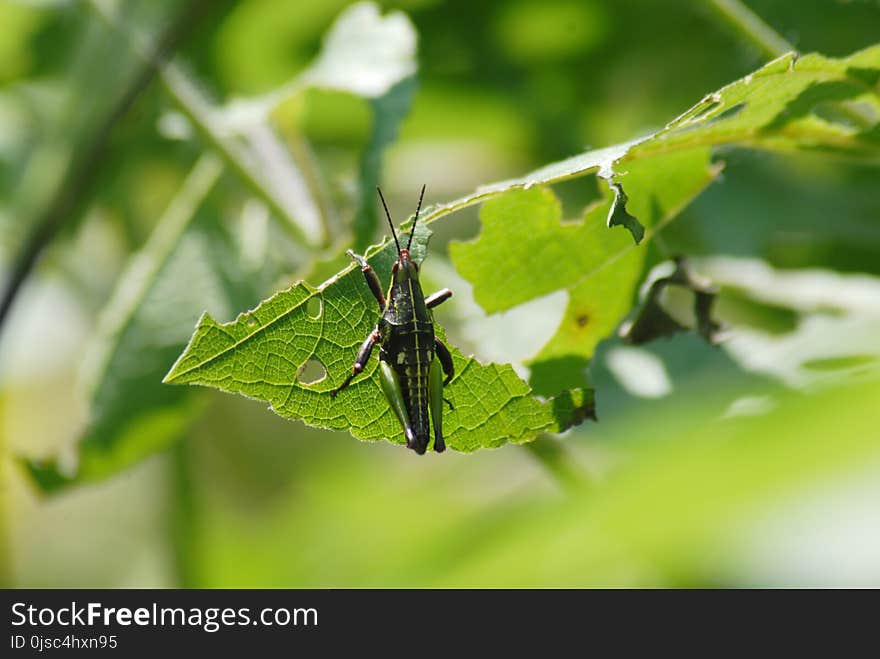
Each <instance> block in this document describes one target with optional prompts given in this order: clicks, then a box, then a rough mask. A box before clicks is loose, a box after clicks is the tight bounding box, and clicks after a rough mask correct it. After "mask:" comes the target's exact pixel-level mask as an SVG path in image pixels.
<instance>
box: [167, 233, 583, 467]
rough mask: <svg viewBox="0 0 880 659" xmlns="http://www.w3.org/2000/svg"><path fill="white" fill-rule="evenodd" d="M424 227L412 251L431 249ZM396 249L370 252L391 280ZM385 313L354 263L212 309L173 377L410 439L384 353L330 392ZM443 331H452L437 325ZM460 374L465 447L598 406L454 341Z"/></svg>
mask: <svg viewBox="0 0 880 659" xmlns="http://www.w3.org/2000/svg"><path fill="white" fill-rule="evenodd" d="M429 236H430V231H429V230H428V229H427V228H426V227H420V228H419V229H417V231H416V237H415V240H414V242H413V250H412V251H413V258H414V259H415V260H416V261H417V262H420V261H421V260H422V259H424V256H425V253H426V246H427V241H428V238H429ZM395 256H396V251H395V248H394V245H393V243H391V242H389V241H385V242H384V243H383V244H382V245H380V246H379V247H377V248H374V249H372V250H369V251H368V254H367V257H368V260H369V261H370V263H371V265H372V266H373V268H374V269H375V270H376V273H377V275H378V276H379V278H380V279H381V280H382V281H388V280H389V277H390V272H391V265H392V263H393V261H394V258H395ZM377 318H378V310H377V309H376V303H375V300H374V299H373V298H372V296H371V295H370V292H369V290H368V288H367V286H366V283H365V282H364V280H363V275H362V274H361V272H360V269H359V268H357V267H355V266H353V265H352V266H349V267H348V268H346V269H345V270H343V271H342V272H341V273H340V274H338V275H337V276H335V277H333V278H331V279H330V280H328V281H327V282H325V283H324V284H322V285H321V286H319V287H318V288H314V287H312V286H310V285H309V284H307V283H305V282H299V283H297V284H295V285H294V286H292V287H291V288H289V289H287V290H285V291H282V292H280V293H278V294H276V295H275V296H273V297H271V298H269V299H268V300H265V301H264V302H263V303H262V304H260V306H259V307H257V308H256V309H254V310H253V311H249V312H247V313H244V314H241V315H240V316H239V317H238V318H237V319H236V320H234V321H233V322H231V323H227V324H225V325H221V324H218V323H217V322H216V321H214V320H213V319H212V318H211V317H210V316H208V315H205V316H203V317H202V319H201V320H200V321H199V324H198V326H197V327H196V331H195V334H194V335H193V337H192V340H191V341H190V344H189V346H187V348H186V350H185V351H184V352H183V354H182V355H181V356H180V357H179V359H178V360H177V363H175V364H174V366H173V367H172V368H171V371H170V372H169V373H168V375H167V376H166V377H165V382H169V383H175V384H200V385H205V386H210V387H215V388H218V389H221V390H223V391H228V392H233V393H239V394H243V395H245V396H248V397H251V398H257V399H260V400H264V401H266V402H268V403H269V404H270V405H271V408H272V410H273V411H275V412H276V413H277V414H279V415H281V416H283V417H287V418H291V419H301V420H302V421H304V422H305V423H307V424H309V425H312V426H317V427H320V428H329V429H337V430H350V431H351V433H352V435H354V436H355V437H357V438H359V439H364V440H378V439H388V440H390V441H393V442H397V443H403V433H402V432H401V430H400V425H399V424H398V422H397V420H396V418H395V417H394V414H393V413H392V412H391V409H390V408H389V406H388V402H387V401H386V399H385V396H384V394H383V393H382V389H381V387H380V384H379V376H378V369H377V364H378V360H377V359H375V358H374V359H372V360H371V361H370V363H369V364H368V366H367V368H366V370H365V372H364V374H363V375H361V376H359V377H358V378H357V379H356V380H355V381H354V383H353V384H352V385H351V386H350V387H349V388H348V389H347V390H346V391H345V392H343V393H342V394H340V395H339V396H338V397H337V398H335V399H334V398H331V397H330V392H331V391H332V390H333V389H334V388H335V387H336V386H338V385H339V384H340V383H341V382H342V380H343V379H344V378H345V376H346V375H347V374H348V373H349V372H350V370H351V364H352V363H353V361H354V357H355V354H356V353H357V349H358V346H359V345H360V344H361V343H362V342H363V340H364V338H365V337H366V336H367V334H368V333H369V332H370V331H371V330H372V328H373V326H374V325H375V323H376V320H377ZM437 331H438V334H439V335H440V337H441V338H442V337H443V332H442V330H440V329H439V328H438V330H437ZM451 352H452V358H453V362H454V363H455V377H454V378H453V380H452V382H451V383H450V384H449V385H448V386H447V387H446V388H445V389H444V394H445V395H446V397H447V398H449V400H450V401H451V402H452V405H453V407H454V409H452V410H447V411H445V412H444V417H443V426H444V434H445V436H446V443H447V444H448V445H449V446H450V447H451V448H454V449H456V450H459V451H474V450H476V449H478V448H487V447H496V446H500V445H502V444H504V443H507V442H515V443H518V442H525V441H529V440H531V439H533V438H535V437H536V436H537V435H538V434H540V433H543V432H561V431H563V430H565V429H566V428H568V427H570V426H572V425H575V424H576V423H580V422H581V421H583V420H584V419H585V418H587V417H591V416H592V415H593V400H592V392H591V391H589V390H587V389H573V390H570V391H566V392H563V393H561V394H560V395H559V396H557V397H555V398H552V399H550V400H546V401H545V400H541V399H539V398H536V397H534V396H533V395H532V393H531V389H530V388H529V386H528V385H527V384H526V383H525V382H523V381H522V380H521V379H520V378H519V377H518V376H517V375H516V373H515V372H514V370H513V368H511V367H510V366H509V365H498V364H482V363H480V362H479V361H477V360H476V359H474V358H473V357H466V356H464V355H462V354H461V353H460V352H459V351H458V350H456V349H455V348H454V347H453V348H451Z"/></svg>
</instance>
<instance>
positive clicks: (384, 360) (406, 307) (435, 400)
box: [330, 186, 455, 455]
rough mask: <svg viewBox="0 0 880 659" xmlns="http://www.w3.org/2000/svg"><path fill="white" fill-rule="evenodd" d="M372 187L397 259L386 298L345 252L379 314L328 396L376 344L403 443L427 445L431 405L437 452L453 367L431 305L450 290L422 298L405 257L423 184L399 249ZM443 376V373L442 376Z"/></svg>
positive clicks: (359, 259) (365, 267)
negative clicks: (406, 239) (445, 389)
mask: <svg viewBox="0 0 880 659" xmlns="http://www.w3.org/2000/svg"><path fill="white" fill-rule="evenodd" d="M376 191H377V192H378V193H379V199H381V200H382V206H383V207H384V208H385V216H386V217H387V218H388V225H389V226H390V227H391V235H392V236H393V237H394V244H395V245H396V246H397V260H396V261H395V262H394V265H393V266H392V268H391V285H390V286H389V288H388V295H387V297H386V296H385V295H383V294H382V285H381V283H380V282H379V277H378V276H377V275H376V273H375V271H374V270H373V268H371V267H370V264H369V263H367V260H366V259H365V258H364V257H363V256H359V255H357V254H355V253H354V252H353V251H352V250H348V252H347V253H348V255H349V256H350V257H351V258H352V259H353V260H354V261H355V262H356V263H357V264H358V265H359V266H360V267H361V272H362V273H363V274H364V278H365V279H366V280H367V286H368V287H369V289H370V292H371V293H372V294H373V297H375V298H376V302H378V303H379V309H380V310H381V312H382V316H381V317H380V318H379V322H378V323H376V327H375V328H373V331H372V332H370V334H369V336H367V338H366V340H365V341H364V342H363V344H361V347H360V350H359V351H358V354H357V357H356V358H355V361H354V366H353V367H352V369H351V374H350V375H349V376H348V377H346V378H345V381H344V382H343V383H342V384H341V385H339V387H337V388H336V389H334V390H333V391H331V392H330V395H331V396H332V397H333V398H336V396H337V395H338V394H339V392H341V391H342V390H343V389H345V388H346V387H347V386H348V385H349V384H351V381H352V380H353V379H354V378H355V377H356V376H357V375H358V373H361V372H363V370H364V366H365V365H366V363H367V361H368V360H369V359H370V355H371V354H372V352H373V348H374V347H375V345H376V344H377V343H378V344H379V345H380V346H381V347H380V349H379V381H380V383H381V384H382V391H383V392H384V393H385V397H386V398H387V399H388V404H389V405H390V407H391V409H392V410H393V411H394V414H395V415H396V416H397V419H398V421H400V425H401V426H402V427H403V434H404V436H405V437H406V446H407V448H411V449H412V450H414V451H415V452H416V453H418V454H419V455H422V454H423V453H424V452H425V450H426V449H427V448H428V439H429V437H428V434H429V427H428V410H430V412H431V424H432V425H433V427H434V450H435V451H436V452H437V453H440V452H442V451H444V450H445V449H446V444H445V443H444V441H443V402H444V399H443V387H444V386H446V385H448V384H449V382H450V381H451V380H452V376H453V374H454V372H455V370H454V367H453V364H452V355H451V354H450V353H449V349H448V348H447V347H446V346H445V345H444V344H443V342H442V341H440V339H438V338H437V337H436V336H434V318H433V315H432V313H431V309H433V308H434V307H436V306H437V305H438V304H441V303H442V302H445V301H446V300H448V299H449V298H450V297H452V291H451V290H449V289H448V288H444V289H443V290H440V291H437V292H436V293H434V294H433V295H429V296H428V297H427V298H426V297H425V296H424V294H423V293H422V286H421V284H419V266H418V265H417V264H416V263H415V261H413V260H412V259H411V258H410V253H409V248H410V246H411V245H412V239H413V236H414V235H415V229H416V222H418V219H419V211H420V210H421V208H422V199H423V198H424V196H425V186H422V192H421V194H420V195H419V204H418V206H417V207H416V215H415V219H414V220H413V224H412V230H411V232H410V234H409V242H407V244H406V249H401V248H400V243H399V242H398V240H397V233H396V232H395V231H394V223H393V222H392V221H391V213H389V212H388V204H386V203H385V197H384V196H382V190H381V189H379V188H378V187H377V188H376ZM435 358H436V359H435ZM441 369H442V370H443V373H442V374H441V372H440V370H441ZM443 375H445V376H446V379H445V380H444V379H443ZM447 402H448V401H447ZM450 406H451V404H450Z"/></svg>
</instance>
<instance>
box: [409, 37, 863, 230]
mask: <svg viewBox="0 0 880 659" xmlns="http://www.w3.org/2000/svg"><path fill="white" fill-rule="evenodd" d="M878 79H880V44H878V45H874V46H871V47H870V48H866V49H865V50H861V51H859V52H857V53H854V54H852V55H850V56H849V57H844V58H840V59H836V58H831V57H825V56H823V55H818V54H815V53H814V54H810V55H804V56H803V57H800V58H798V57H797V55H796V54H795V53H789V54H787V55H783V56H782V57H780V58H778V59H776V60H773V61H772V62H770V63H768V64H767V65H765V66H763V67H762V68H760V69H758V70H757V71H755V72H754V73H750V74H749V75H747V76H745V77H744V78H741V79H740V80H737V81H736V82H733V83H731V84H729V85H727V86H726V87H723V88H722V89H720V90H719V91H717V92H714V93H712V94H708V95H707V96H705V97H704V98H703V99H702V100H701V101H700V102H699V103H697V104H696V105H694V106H693V107H692V108H690V109H689V110H687V111H686V112H684V113H683V114H681V115H680V116H678V117H677V118H675V119H674V120H672V121H671V122H669V123H668V124H667V125H666V126H665V127H664V128H663V129H662V130H659V131H657V132H656V133H653V134H650V135H646V136H645V137H641V138H638V139H634V140H631V141H629V142H624V143H622V144H616V145H614V146H609V147H605V148H602V149H595V150H592V151H586V152H584V153H579V154H577V155H575V156H572V157H570V158H566V159H564V160H560V161H558V162H554V163H551V164H549V165H545V166H544V167H541V168H539V169H536V170H535V171H533V172H530V173H528V174H526V175H525V176H521V177H519V178H512V179H507V180H504V181H498V182H496V183H490V184H487V185H482V186H480V187H478V188H477V189H476V191H475V192H473V193H471V194H469V195H466V196H464V197H461V198H460V199H456V200H454V201H451V202H449V203H447V204H442V205H440V206H438V207H436V208H435V209H433V210H432V211H431V212H430V213H427V214H426V215H425V222H426V223H431V222H433V221H435V220H437V219H439V218H441V217H443V216H444V215H448V214H449V213H453V212H455V211H458V210H461V209H462V208H466V207H468V206H473V205H475V204H479V203H481V202H483V201H486V200H487V199H491V198H492V197H497V196H498V195H500V194H503V193H505V192H508V191H510V190H515V189H520V188H530V187H532V186H534V185H546V184H550V183H558V182H561V181H566V180H569V179H573V178H578V177H580V176H584V175H587V174H596V175H597V176H599V177H601V178H603V179H604V180H605V181H607V182H609V184H611V183H615V182H617V183H620V182H621V181H623V182H624V183H626V185H625V186H624V187H625V188H626V189H627V193H628V195H629V196H630V197H635V194H634V193H633V191H632V190H630V189H629V187H630V186H629V183H628V182H627V181H626V178H625V177H623V176H621V175H622V174H624V172H625V171H626V170H627V169H628V168H630V167H631V163H634V162H639V161H648V160H650V159H652V158H654V157H656V156H662V155H664V154H669V153H676V152H682V151H689V150H692V149H704V148H707V147H714V146H720V145H726V144H737V145H740V146H745V147H750V148H759V149H770V150H777V151H791V150H796V149H806V150H815V149H824V150H829V151H836V152H839V153H843V154H846V155H848V156H852V157H858V158H865V159H869V160H876V159H877V158H880V140H878V139H877V135H878V131H880V89H878V85H877V82H876V81H877V80H878ZM841 89H845V90H846V93H844V92H842V91H841ZM841 100H846V101H848V102H850V103H851V104H852V105H849V106H844V107H848V108H853V107H854V108H855V110H850V111H849V112H846V113H845V114H846V116H847V117H848V119H847V121H846V122H843V123H836V122H833V121H829V120H826V119H822V118H821V116H819V115H821V114H823V113H824V112H823V111H824V110H825V109H826V106H827V105H828V104H829V103H834V102H839V101H841ZM851 122H856V123H857V125H852V124H851ZM656 169H657V170H658V171H659V167H657V168H656ZM632 215H633V216H634V217H636V218H638V219H639V220H640V221H641V219H642V218H641V217H640V215H639V213H638V212H636V211H633V212H632Z"/></svg>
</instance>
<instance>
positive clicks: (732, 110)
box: [710, 103, 746, 123]
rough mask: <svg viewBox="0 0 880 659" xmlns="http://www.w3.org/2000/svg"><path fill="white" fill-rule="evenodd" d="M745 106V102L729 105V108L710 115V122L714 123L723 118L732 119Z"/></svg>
mask: <svg viewBox="0 0 880 659" xmlns="http://www.w3.org/2000/svg"><path fill="white" fill-rule="evenodd" d="M745 106H746V104H745V103H736V104H735V105H731V106H730V107H729V108H727V109H726V110H724V111H723V112H719V113H718V114H717V115H715V116H714V117H712V119H711V120H710V123H716V122H718V121H723V120H724V119H732V118H733V117H735V116H736V115H738V114H739V113H740V112H742V109H743V108H744V107H745Z"/></svg>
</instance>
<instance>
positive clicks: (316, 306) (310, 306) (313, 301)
mask: <svg viewBox="0 0 880 659" xmlns="http://www.w3.org/2000/svg"><path fill="white" fill-rule="evenodd" d="M306 313H307V314H309V318H311V319H312V320H318V319H319V318H320V317H321V314H322V313H324V303H323V302H321V298H318V297H312V298H309V301H308V302H307V303H306Z"/></svg>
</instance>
